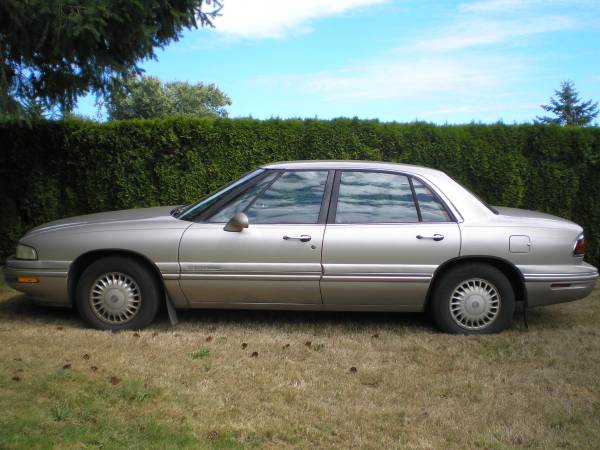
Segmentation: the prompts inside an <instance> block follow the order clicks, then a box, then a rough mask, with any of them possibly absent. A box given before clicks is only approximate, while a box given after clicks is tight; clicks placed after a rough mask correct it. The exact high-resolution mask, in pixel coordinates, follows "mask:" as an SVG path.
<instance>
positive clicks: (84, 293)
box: [77, 256, 161, 330]
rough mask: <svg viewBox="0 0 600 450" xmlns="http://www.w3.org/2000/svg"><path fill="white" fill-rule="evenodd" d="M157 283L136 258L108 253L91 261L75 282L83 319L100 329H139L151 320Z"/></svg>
mask: <svg viewBox="0 0 600 450" xmlns="http://www.w3.org/2000/svg"><path fill="white" fill-rule="evenodd" d="M160 293H161V289H160V285H159V284H158V282H157V281H156V278H155V277H154V276H153V274H152V273H151V272H150V271H149V270H148V269H147V268H146V267H145V266H144V265H143V264H140V263H139V262H138V261H136V260H134V259H131V258H126V257H122V256H110V257H106V258H102V259H99V260H97V261H95V262H94V263H92V264H91V265H90V266H89V267H88V268H87V269H85V271H84V272H83V274H82V275H81V278H80V279H79V283H78V285H77V308H78V310H79V313H80V315H81V317H82V318H83V320H84V321H85V322H86V323H87V324H88V325H90V326H92V327H94V328H98V329H102V330H128V329H129V330H131V329H141V328H144V327H146V326H147V325H149V324H150V323H152V321H153V320H154V317H155V316H156V313H157V311H158V308H159V305H160Z"/></svg>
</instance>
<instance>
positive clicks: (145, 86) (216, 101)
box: [107, 77, 231, 120]
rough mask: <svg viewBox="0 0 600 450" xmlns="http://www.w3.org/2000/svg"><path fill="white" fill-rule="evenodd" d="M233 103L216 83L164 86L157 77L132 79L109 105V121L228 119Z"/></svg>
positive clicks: (113, 95) (170, 84)
mask: <svg viewBox="0 0 600 450" xmlns="http://www.w3.org/2000/svg"><path fill="white" fill-rule="evenodd" d="M227 105H231V100H230V99H229V97H228V96H227V95H225V94H224V93H223V92H221V91H220V90H219V89H218V88H217V87H216V86H215V85H214V84H209V85H204V84H202V83H197V84H190V83H187V82H182V81H175V82H170V83H164V84H163V83H161V81H160V80H159V79H158V78H156V77H132V78H130V79H128V80H127V81H126V82H125V83H123V85H122V86H120V87H119V88H118V89H116V90H114V91H113V92H112V94H111V96H110V97H109V99H108V102H107V110H108V115H109V119H112V120H122V119H153V118H166V117H170V116H176V115H177V116H186V117H226V116H227V111H226V109H225V107H226V106H227Z"/></svg>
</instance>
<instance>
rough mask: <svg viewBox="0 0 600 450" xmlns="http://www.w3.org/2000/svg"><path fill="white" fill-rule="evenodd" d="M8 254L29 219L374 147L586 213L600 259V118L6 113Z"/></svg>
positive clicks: (148, 199) (2, 240) (1, 195)
mask: <svg viewBox="0 0 600 450" xmlns="http://www.w3.org/2000/svg"><path fill="white" fill-rule="evenodd" d="M0 142H1V146H2V147H1V148H2V150H1V151H0V211H1V212H2V214H1V216H0V259H3V258H5V257H6V256H7V255H9V254H11V253H12V252H13V248H14V244H15V242H16V241H17V240H18V238H19V237H20V236H22V235H23V233H24V232H25V231H27V230H28V229H29V228H31V227H33V226H36V225H39V224H41V223H43V222H47V221H50V220H53V219H57V218H61V217H66V216H72V215H77V214H84V213H90V212H96V211H103V210H114V209H122V208H135V207H144V206H152V205H159V204H162V205H168V204H180V203H189V202H192V201H194V200H196V199H198V198H199V197H202V196H203V195H205V194H207V193H208V192H210V191H212V190H214V189H216V188H218V187H219V186H221V185H223V184H225V183H226V182H228V181H231V180H232V179H235V178H236V177H238V176H240V175H241V174H243V173H244V172H247V171H249V170H251V169H253V168H256V167H257V166H258V165H260V164H262V163H265V162H273V161H279V160H296V159H364V160H384V161H395V162H404V163H410V164H418V165H424V166H429V167H435V168H439V169H441V170H444V171H445V172H447V173H448V174H449V175H450V176H452V177H453V178H455V179H456V180H458V181H459V182H461V183H463V184H464V185H465V186H467V187H468V188H470V189H471V190H473V191H474V192H476V193H477V194H479V195H480V196H481V197H482V198H485V199H486V200H487V201H488V202H489V203H491V204H498V205H509V206H513V207H522V208H527V209H534V210H539V211H546V212H549V213H552V214H556V215H559V216H562V217H567V218H570V219H572V220H573V221H575V222H577V223H579V224H581V225H583V226H584V227H585V229H586V233H587V236H588V238H589V247H588V252H587V255H588V256H587V259H588V260H589V261H590V262H592V263H595V264H598V263H600V248H599V243H598V237H599V236H600V128H597V127H594V128H560V127H556V126H544V125H503V124H497V125H477V124H471V125H459V126H448V125H444V126H436V125H431V124H425V123H411V124H398V123H380V122H378V121H364V120H358V119H337V120H332V121H322V120H278V119H272V120H265V121H260V120H253V119H234V120H231V119H185V118H174V119H167V120H132V121H122V122H109V123H105V124H97V123H93V122H83V121H64V122H39V123H33V124H22V123H10V122H5V123H2V124H0Z"/></svg>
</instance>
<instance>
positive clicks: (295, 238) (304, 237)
mask: <svg viewBox="0 0 600 450" xmlns="http://www.w3.org/2000/svg"><path fill="white" fill-rule="evenodd" d="M311 239H312V237H311V236H309V235H308V234H301V235H300V236H287V235H286V236H284V237H283V240H284V241H300V242H308V241H310V240H311Z"/></svg>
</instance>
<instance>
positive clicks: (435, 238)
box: [417, 234, 444, 241]
mask: <svg viewBox="0 0 600 450" xmlns="http://www.w3.org/2000/svg"><path fill="white" fill-rule="evenodd" d="M417 239H431V240H432V241H441V240H443V239H444V235H443V234H434V235H433V236H421V235H420V234H417Z"/></svg>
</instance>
